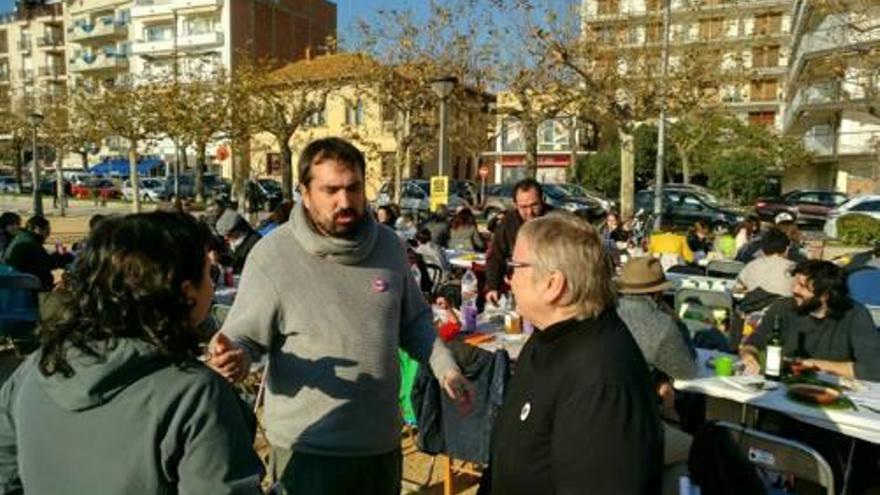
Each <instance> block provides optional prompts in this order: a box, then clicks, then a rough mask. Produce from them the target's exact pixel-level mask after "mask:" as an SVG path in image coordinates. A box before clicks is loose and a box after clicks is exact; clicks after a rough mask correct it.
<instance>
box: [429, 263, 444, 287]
mask: <svg viewBox="0 0 880 495" xmlns="http://www.w3.org/2000/svg"><path fill="white" fill-rule="evenodd" d="M425 269H426V270H427V271H428V276H429V277H430V278H431V287H434V288H435V289H436V288H437V287H440V282H441V281H442V280H443V269H442V268H440V267H439V266H438V265H435V264H434V263H425Z"/></svg>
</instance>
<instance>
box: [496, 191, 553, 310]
mask: <svg viewBox="0 0 880 495" xmlns="http://www.w3.org/2000/svg"><path fill="white" fill-rule="evenodd" d="M513 204H514V208H513V209H511V210H510V211H508V212H507V213H506V214H505V216H504V220H502V221H501V223H500V224H499V225H498V226H497V227H496V229H495V234H494V235H493V236H492V244H491V247H490V248H489V255H488V257H487V258H486V288H487V292H486V301H488V302H491V303H492V304H497V303H498V298H499V297H500V295H501V288H502V286H503V285H504V275H505V273H506V267H505V262H506V260H507V259H508V258H510V255H511V253H512V252H513V249H514V244H516V235H517V232H519V229H520V227H522V225H523V224H524V223H526V222H528V221H529V220H533V219H535V218H538V217H540V216H541V215H543V214H544V212H545V211H546V210H547V207H546V205H545V204H544V191H543V189H542V188H541V184H540V183H539V182H538V181H536V180H535V179H523V180H521V181H519V182H517V183H516V184H515V185H514V186H513Z"/></svg>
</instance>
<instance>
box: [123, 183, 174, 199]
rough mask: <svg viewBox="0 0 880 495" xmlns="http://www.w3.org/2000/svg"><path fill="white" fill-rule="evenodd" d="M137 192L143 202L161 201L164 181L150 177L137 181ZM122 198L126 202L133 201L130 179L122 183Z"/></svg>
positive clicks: (163, 193) (163, 192) (163, 195)
mask: <svg viewBox="0 0 880 495" xmlns="http://www.w3.org/2000/svg"><path fill="white" fill-rule="evenodd" d="M138 190H139V191H138V192H139V194H140V197H141V200H143V201H162V200H163V199H165V180H164V179H159V178H152V177H150V178H144V179H138ZM122 197H123V198H124V199H125V200H126V201H131V200H133V199H134V191H133V190H132V187H131V179H128V180H126V181H125V182H123V183H122Z"/></svg>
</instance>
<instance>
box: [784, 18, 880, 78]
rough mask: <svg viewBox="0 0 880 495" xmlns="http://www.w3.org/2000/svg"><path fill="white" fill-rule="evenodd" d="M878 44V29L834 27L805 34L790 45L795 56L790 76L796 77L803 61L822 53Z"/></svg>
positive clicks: (845, 50)
mask: <svg viewBox="0 0 880 495" xmlns="http://www.w3.org/2000/svg"><path fill="white" fill-rule="evenodd" d="M876 43H880V29H876V28H871V29H859V27H858V26H836V27H829V28H826V29H819V30H816V31H813V32H811V33H808V34H805V35H804V36H803V37H802V38H801V39H800V42H799V43H795V44H793V45H792V52H793V53H794V54H795V57H794V59H793V63H792V64H791V72H790V74H791V75H792V76H794V77H796V76H797V75H798V74H799V73H800V71H801V68H802V64H803V63H804V59H805V58H807V57H811V56H814V55H819V54H823V53H828V54H830V53H838V52H847V51H851V52H855V51H856V50H857V49H858V48H859V47H860V46H862V45H868V44H876Z"/></svg>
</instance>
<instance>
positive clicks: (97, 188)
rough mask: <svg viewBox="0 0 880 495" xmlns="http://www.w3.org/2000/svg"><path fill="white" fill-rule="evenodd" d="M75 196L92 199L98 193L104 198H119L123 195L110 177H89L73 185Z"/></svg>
mask: <svg viewBox="0 0 880 495" xmlns="http://www.w3.org/2000/svg"><path fill="white" fill-rule="evenodd" d="M70 192H71V194H72V195H73V197H74V198H78V199H90V198H93V197H95V196H96V195H97V196H98V197H100V198H101V199H103V200H107V199H113V198H118V197H120V196H121V195H122V193H121V192H120V191H119V188H118V187H117V186H116V184H114V183H113V181H111V180H110V179H89V180H87V181H85V182H83V183H82V184H76V185H73V186H71V189H70Z"/></svg>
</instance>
